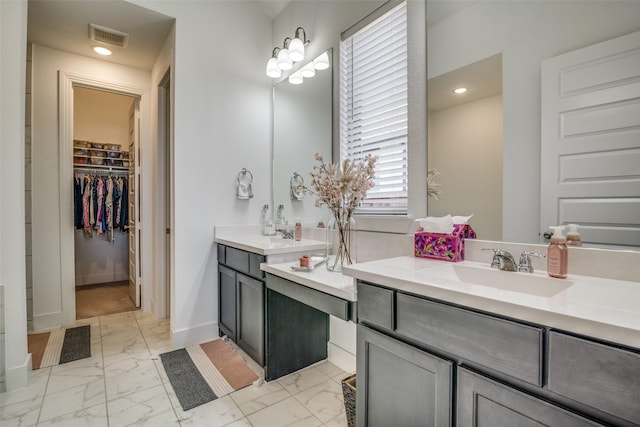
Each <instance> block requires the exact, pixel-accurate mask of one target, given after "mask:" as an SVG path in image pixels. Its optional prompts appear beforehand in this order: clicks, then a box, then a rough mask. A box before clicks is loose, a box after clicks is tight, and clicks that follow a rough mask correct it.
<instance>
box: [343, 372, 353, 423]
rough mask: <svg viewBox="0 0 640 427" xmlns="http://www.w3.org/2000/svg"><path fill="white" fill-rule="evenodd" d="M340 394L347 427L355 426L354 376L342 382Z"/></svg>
mask: <svg viewBox="0 0 640 427" xmlns="http://www.w3.org/2000/svg"><path fill="white" fill-rule="evenodd" d="M342 394H343V395H344V410H345V412H346V413H347V425H348V426H349V427H355V425H356V374H353V375H351V376H350V377H347V378H345V379H343V380H342Z"/></svg>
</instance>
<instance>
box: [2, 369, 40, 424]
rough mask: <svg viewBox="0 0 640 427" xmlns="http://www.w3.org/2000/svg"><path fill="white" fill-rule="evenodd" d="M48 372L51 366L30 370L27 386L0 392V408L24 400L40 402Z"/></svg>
mask: <svg viewBox="0 0 640 427" xmlns="http://www.w3.org/2000/svg"><path fill="white" fill-rule="evenodd" d="M50 373H51V368H42V369H36V370H35V371H31V374H30V378H29V385H28V386H27V387H24V388H21V389H18V390H13V391H10V392H6V393H0V408H4V407H5V406H8V405H13V404H15V403H19V402H26V401H29V402H32V403H33V404H38V405H39V404H40V403H42V398H43V397H44V392H45V390H46V388H47V382H48V381H49V374H50ZM0 414H2V411H0Z"/></svg>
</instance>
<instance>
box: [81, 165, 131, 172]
mask: <svg viewBox="0 0 640 427" xmlns="http://www.w3.org/2000/svg"><path fill="white" fill-rule="evenodd" d="M73 169H74V171H90V170H100V171H105V172H110V171H118V172H127V171H129V167H128V166H109V165H84V164H81V163H74V164H73Z"/></svg>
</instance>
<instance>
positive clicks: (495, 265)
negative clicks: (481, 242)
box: [482, 248, 502, 268]
mask: <svg viewBox="0 0 640 427" xmlns="http://www.w3.org/2000/svg"><path fill="white" fill-rule="evenodd" d="M482 250H483V251H493V259H492V260H491V268H500V258H498V254H500V253H501V252H502V249H497V248H482Z"/></svg>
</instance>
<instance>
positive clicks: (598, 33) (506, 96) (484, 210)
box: [427, 0, 640, 249]
mask: <svg viewBox="0 0 640 427" xmlns="http://www.w3.org/2000/svg"><path fill="white" fill-rule="evenodd" d="M639 16H640V2H639V1H636V0H620V1H614V2H612V1H606V0H584V1H583V0H572V1H563V0H555V1H545V0H531V1H511V0H491V1H488V0H476V1H457V2H451V1H448V0H427V57H428V83H429V89H428V97H429V147H428V150H429V161H428V163H429V164H428V166H429V167H435V168H437V169H438V170H439V171H440V172H441V174H440V175H439V176H438V180H437V181H438V182H439V183H440V187H439V188H440V189H441V190H442V197H441V199H440V200H433V199H430V200H429V214H430V215H441V214H446V213H452V214H459V215H467V214H471V213H473V214H475V216H474V218H473V220H472V222H473V224H475V226H476V228H477V231H478V235H479V237H480V238H483V239H489V240H506V241H515V242H527V243H542V242H543V241H544V240H543V239H542V238H541V237H540V233H541V232H542V231H544V228H545V225H544V224H542V222H544V221H543V220H542V221H541V214H540V212H541V207H543V206H542V204H543V202H541V196H540V194H541V179H542V178H544V177H545V175H546V174H549V173H550V168H553V167H555V166H554V165H552V164H546V163H544V162H541V138H542V135H541V116H542V112H541V105H542V104H541V64H542V62H543V61H545V60H547V59H548V58H553V57H556V56H558V55H561V54H565V53H567V52H572V51H575V50H577V49H582V48H585V47H587V46H591V45H594V44H597V43H601V42H604V41H607V40H611V39H614V38H617V37H621V36H623V35H626V34H630V33H633V32H636V31H640V20H639V19H638V17H639ZM636 84H637V83H636ZM456 86H466V87H468V88H469V90H468V92H467V95H466V98H465V97H463V96H457V97H456V95H454V94H453V93H452V90H453V89H454V88H455V87H456ZM463 100H464V101H463ZM630 102H631V101H630ZM634 128H637V126H634ZM629 132H637V130H632V129H629ZM636 135H637V134H636ZM636 178H637V177H636ZM634 182H636V185H638V186H640V184H638V181H637V180H636V181H634ZM637 188H640V187H637ZM569 197H571V196H569ZM637 197H638V192H636V199H637ZM638 206H640V203H637V202H636V204H635V205H632V206H631V208H628V210H627V211H626V213H625V215H628V213H629V212H631V214H633V212H635V213H636V214H638ZM634 209H635V211H634ZM619 214H620V212H615V211H611V212H610V215H611V222H613V215H618V216H619ZM605 215H606V214H605ZM584 218H587V216H586V215H585V216H584ZM637 218H640V214H638V215H636V220H635V224H631V223H630V224H629V226H630V227H631V228H630V229H633V230H640V224H639V223H638V220H637ZM585 221H586V220H585ZM608 222H609V221H608V219H607V217H606V216H604V217H603V218H602V219H601V220H600V221H599V223H597V224H596V223H593V224H590V226H591V227H592V228H594V229H597V228H598V227H600V228H603V229H606V226H607V223H608ZM631 222H633V221H631ZM548 225H555V224H548ZM634 232H640V231H634ZM638 235H640V234H636V235H635V236H638ZM634 239H635V238H634ZM636 240H640V239H636ZM630 242H631V244H630ZM633 243H634V242H633V239H630V240H628V241H627V242H623V243H621V244H622V245H626V246H624V247H625V248H628V249H638V247H640V241H637V242H635V244H633Z"/></svg>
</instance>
